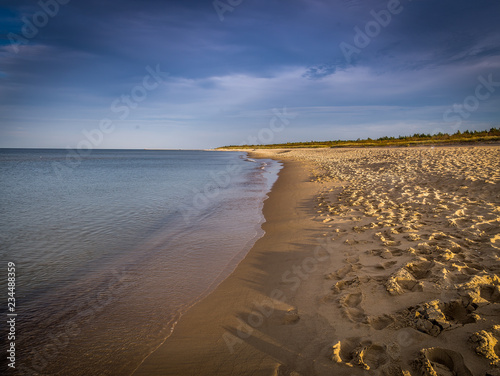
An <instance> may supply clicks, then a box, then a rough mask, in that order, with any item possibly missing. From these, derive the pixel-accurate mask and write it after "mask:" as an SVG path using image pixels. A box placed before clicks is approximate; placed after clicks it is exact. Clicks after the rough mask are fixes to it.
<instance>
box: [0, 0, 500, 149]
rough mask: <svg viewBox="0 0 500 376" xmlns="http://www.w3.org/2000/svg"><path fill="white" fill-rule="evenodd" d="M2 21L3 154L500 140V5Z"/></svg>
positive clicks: (11, 10) (161, 5) (56, 4)
mask: <svg viewBox="0 0 500 376" xmlns="http://www.w3.org/2000/svg"><path fill="white" fill-rule="evenodd" d="M0 20H1V22H0V25H1V26H0V147H57V148H66V147H70V148H75V147H77V146H78V145H80V147H85V145H87V146H88V145H89V144H91V145H92V147H98V148H209V147H216V146H221V145H227V144H242V143H247V142H249V141H255V140H256V141H257V142H259V143H267V142H288V141H309V140H332V139H356V138H358V137H359V138H366V137H371V138H377V137H381V136H385V135H389V136H398V135H408V134H413V133H416V132H418V133H435V132H440V131H441V132H447V133H453V132H455V131H456V130H462V131H463V130H466V129H489V128H490V127H493V126H495V127H498V126H500V116H499V115H500V26H499V25H500V3H499V2H498V1H497V0H476V1H470V0H441V1H436V0H401V1H400V2H398V0H380V1H379V0H374V1H361V0H288V1H276V0H265V1H264V0H217V1H215V2H214V1H212V0H203V1H189V0H184V1H176V0H175V1H168V0H162V1H160V0H120V1H118V0H114V1H113V0H85V1H79V0H71V1H68V0H41V1H39V2H38V1H35V0H32V1H27V0H7V1H3V2H2V4H1V5H0ZM277 114H280V116H278V115H277Z"/></svg>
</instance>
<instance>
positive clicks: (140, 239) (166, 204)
mask: <svg viewBox="0 0 500 376" xmlns="http://www.w3.org/2000/svg"><path fill="white" fill-rule="evenodd" d="M280 168H281V166H280V164H279V163H278V162H275V161H272V160H257V161H253V160H250V159H247V158H246V157H245V154H243V153H238V152H213V151H210V152H208V151H207V152H206V151H139V150H94V151H92V152H91V153H90V154H89V155H87V156H81V155H75V154H73V155H70V154H68V152H67V151H66V150H47V149H45V150H35V149H17V150H15V149H3V150H2V149H0V178H1V181H0V197H1V199H0V200H1V201H0V203H1V205H0V218H1V222H0V226H1V228H0V255H1V259H2V262H3V264H4V265H3V266H4V267H3V270H4V276H2V278H1V279H0V280H1V286H0V288H1V289H2V291H7V281H6V276H7V271H6V269H7V262H14V263H15V265H16V313H17V314H18V316H17V317H16V341H15V342H16V372H15V373H13V372H9V374H19V375H23V374H27V375H35V374H43V375H52V374H53V375H86V376H88V375H120V376H121V375H130V374H131V373H132V372H133V370H134V369H135V368H136V367H137V366H138V365H139V364H140V362H141V361H142V360H143V359H144V358H145V357H146V356H147V355H148V354H150V353H151V351H153V350H154V349H155V348H156V347H157V346H158V345H160V344H161V343H162V342H163V341H164V340H165V338H167V337H168V336H169V334H170V333H171V331H172V328H173V327H174V326H175V322H176V321H177V320H178V318H179V317H180V315H181V314H182V313H183V312H185V311H186V310H187V309H188V308H189V306H191V305H192V304H194V303H195V302H196V301H198V300H199V299H200V298H202V297H203V296H205V295H206V294H207V293H209V292H210V291H211V290H213V288H214V287H215V286H216V285H217V284H218V283H220V282H221V281H222V280H223V279H224V278H225V277H226V276H227V275H229V274H230V272H231V271H232V270H233V269H234V267H235V266H236V265H237V263H238V262H239V261H241V259H242V258H243V257H244V255H245V254H246V252H247V251H248V250H249V248H250V247H251V246H252V245H253V243H254V242H255V241H256V240H257V239H258V238H259V237H260V236H262V235H263V232H262V230H261V228H260V226H261V224H262V222H263V216H262V205H263V201H264V199H265V197H266V193H268V192H269V190H270V188H271V186H272V184H273V183H274V181H275V180H276V177H277V172H278V171H279V169H280ZM4 296H5V294H4ZM6 308H7V304H6V299H5V304H3V305H2V312H4V314H3V317H4V318H5V317H6V313H7V312H6ZM2 321H5V320H2ZM3 327H4V328H5V325H4V326H3ZM3 332H4V334H3V335H2V337H6V331H3ZM2 342H3V343H4V341H2ZM5 352H6V351H5V349H4V348H2V353H3V354H5ZM2 358H4V356H2ZM4 359H5V358H4ZM4 359H2V362H3V361H4Z"/></svg>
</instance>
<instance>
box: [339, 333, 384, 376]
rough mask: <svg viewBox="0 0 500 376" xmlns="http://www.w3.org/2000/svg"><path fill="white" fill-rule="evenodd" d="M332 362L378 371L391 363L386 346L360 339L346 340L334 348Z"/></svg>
mask: <svg viewBox="0 0 500 376" xmlns="http://www.w3.org/2000/svg"><path fill="white" fill-rule="evenodd" d="M331 360H333V361H334V362H336V363H339V364H345V365H347V366H349V367H361V368H363V369H365V370H376V369H378V368H380V367H381V366H384V365H385V364H387V363H388V362H389V357H388V355H387V352H386V346H385V345H381V344H377V343H373V342H372V341H370V340H363V341H362V340H361V339H360V338H359V337H351V338H346V339H345V340H342V341H339V342H337V343H336V344H335V345H333V347H332V355H331Z"/></svg>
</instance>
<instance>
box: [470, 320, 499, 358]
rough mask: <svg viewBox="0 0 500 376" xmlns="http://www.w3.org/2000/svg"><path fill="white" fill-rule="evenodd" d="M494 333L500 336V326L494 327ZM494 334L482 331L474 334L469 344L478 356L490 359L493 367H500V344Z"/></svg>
mask: <svg viewBox="0 0 500 376" xmlns="http://www.w3.org/2000/svg"><path fill="white" fill-rule="evenodd" d="M492 332H493V333H498V334H500V325H496V326H494V327H493V330H492ZM493 333H491V332H487V331H486V330H481V331H479V332H476V333H474V334H472V335H471V336H470V338H469V342H470V343H471V345H472V348H473V349H474V351H475V352H476V354H478V355H479V356H482V357H484V358H486V359H488V360H489V362H490V365H491V366H493V367H498V366H500V343H499V341H498V338H497V337H496V336H495V335H494V334H493Z"/></svg>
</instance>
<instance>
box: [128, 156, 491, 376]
mask: <svg viewBox="0 0 500 376" xmlns="http://www.w3.org/2000/svg"><path fill="white" fill-rule="evenodd" d="M251 157H252V158H259V157H262V158H275V159H280V160H282V161H284V168H283V170H282V171H281V172H280V175H279V178H278V181H277V182H276V183H275V185H274V187H273V189H272V191H271V193H270V194H269V198H268V199H267V200H266V202H265V204H264V216H265V218H266V223H265V224H264V225H263V229H264V230H265V232H266V234H265V235H264V237H262V238H261V239H260V240H258V241H257V242H256V244H255V245H254V247H253V248H252V249H251V251H250V252H249V253H248V255H247V257H246V258H245V259H244V260H243V261H242V262H241V263H240V264H239V265H238V267H237V268H236V270H235V271H234V272H233V274H231V275H230V276H229V277H228V278H227V279H226V280H225V281H224V282H223V283H222V284H220V285H219V287H217V289H216V290H215V291H214V292H213V293H212V294H210V295H209V296H208V297H207V298H205V299H204V300H202V301H201V302H199V303H198V304H197V305H195V306H194V307H193V308H191V309H190V310H189V311H188V312H187V313H186V314H185V315H184V316H183V317H182V318H181V320H180V321H179V323H178V324H177V327H176V328H175V330H174V332H173V334H172V336H171V337H169V338H168V339H167V341H166V342H165V343H164V344H163V345H162V346H161V347H160V348H159V349H158V350H156V351H155V352H154V353H153V354H152V355H151V356H150V357H148V358H147V359H146V360H145V361H144V363H143V364H142V365H141V367H139V369H138V370H137V372H136V373H135V374H134V375H332V374H334V375H366V374H380V375H391V376H392V375H401V376H408V375H420V374H423V375H433V374H438V375H440V374H448V373H450V374H453V373H454V374H456V375H484V374H485V373H486V372H490V374H495V373H494V372H496V371H497V370H498V368H496V367H497V366H499V365H500V358H499V356H500V354H499V353H498V349H497V347H498V346H497V347H495V345H496V343H497V341H498V340H500V319H499V317H500V278H499V277H498V276H499V275H500V262H499V261H500V257H499V256H500V213H499V210H500V209H499V208H500V196H499V194H498V192H500V147H499V146H463V147H442V148H431V147H421V148H417V149H415V148H409V149H407V148H369V149H364V148H363V149H360V148H350V149H349V148H342V149H307V150H306V149H280V150H258V151H255V152H252V153H251ZM367 370H368V371H369V372H368V373H367ZM433 372H434V373H433ZM492 372H493V373H492Z"/></svg>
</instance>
